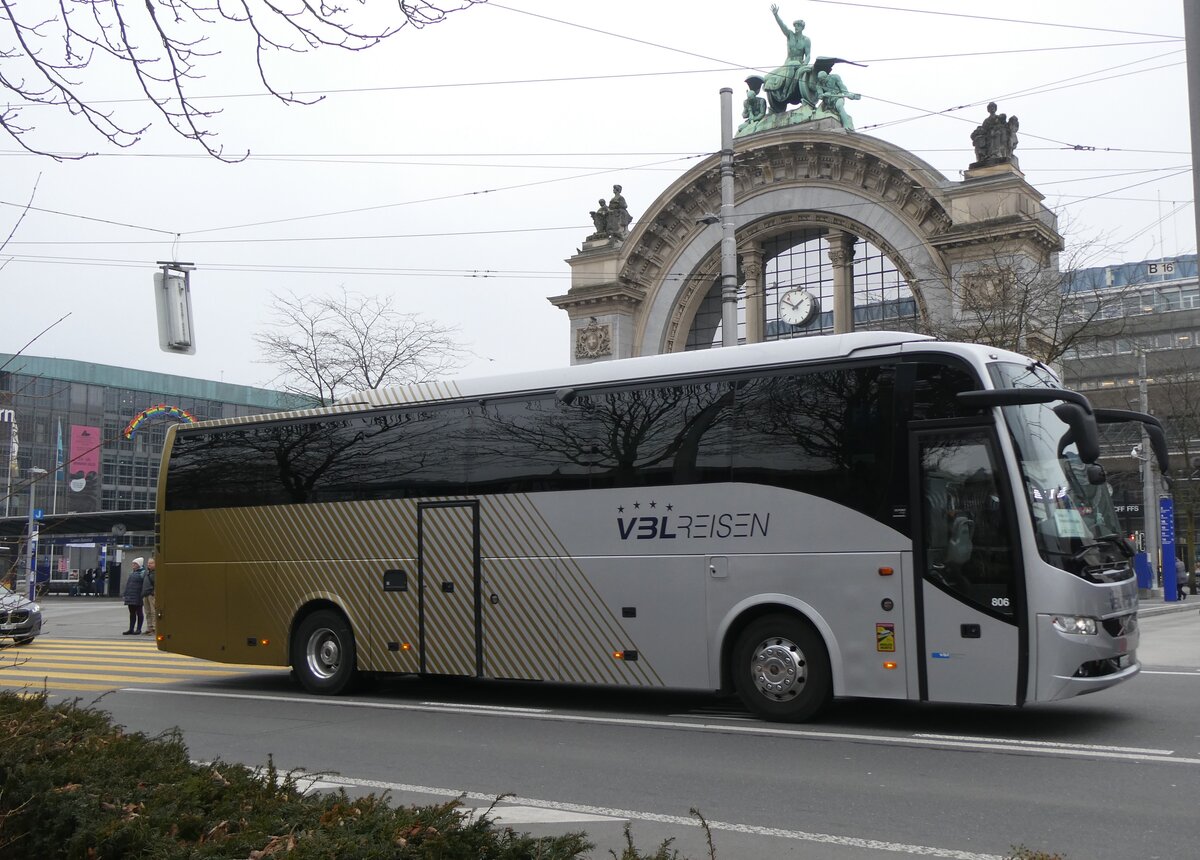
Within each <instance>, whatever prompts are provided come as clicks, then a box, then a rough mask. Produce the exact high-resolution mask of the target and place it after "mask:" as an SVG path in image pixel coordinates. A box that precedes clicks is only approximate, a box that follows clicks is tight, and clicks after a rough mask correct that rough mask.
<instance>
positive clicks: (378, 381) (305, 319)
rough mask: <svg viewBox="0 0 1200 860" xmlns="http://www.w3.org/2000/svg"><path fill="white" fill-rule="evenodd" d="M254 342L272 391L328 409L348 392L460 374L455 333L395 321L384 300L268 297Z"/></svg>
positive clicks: (425, 323)
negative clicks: (272, 376) (274, 373)
mask: <svg viewBox="0 0 1200 860" xmlns="http://www.w3.org/2000/svg"><path fill="white" fill-rule="evenodd" d="M271 310H272V319H271V322H270V323H269V326H268V329H267V330H265V331H263V332H260V333H259V334H257V335H255V340H256V342H257V343H258V345H259V348H260V350H261V353H262V359H261V360H262V362H263V363H264V364H269V365H272V366H274V367H276V368H278V369H279V371H280V373H279V376H278V377H276V383H277V384H281V385H282V386H283V388H284V390H286V391H289V392H291V393H293V394H299V395H303V396H306V397H313V398H316V399H317V400H318V401H319V402H320V404H321V405H323V406H328V405H331V404H332V403H334V401H336V400H337V399H338V398H339V397H342V396H344V395H346V394H349V393H351V392H353V391H365V390H367V389H373V388H380V387H385V386H389V385H404V384H407V383H413V382H426V381H428V380H430V379H435V378H437V377H439V376H441V375H443V374H446V373H449V372H451V371H454V370H456V369H458V368H459V367H461V366H462V363H463V358H464V356H465V354H466V350H465V349H464V348H463V347H462V346H460V345H459V342H458V337H457V335H458V330H457V329H455V328H453V327H448V326H442V325H439V324H437V323H434V322H431V321H429V320H426V319H424V318H422V317H421V316H420V315H418V314H411V313H402V312H400V311H398V310H397V309H396V308H395V302H394V300H393V299H392V297H390V296H388V297H380V296H366V295H362V294H359V293H351V292H347V291H346V290H345V289H343V290H342V292H341V294H340V295H338V296H298V295H296V294H294V293H289V294H287V295H279V294H276V295H275V296H274V297H273V301H272V303H271Z"/></svg>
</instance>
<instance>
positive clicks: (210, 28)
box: [0, 0, 484, 161]
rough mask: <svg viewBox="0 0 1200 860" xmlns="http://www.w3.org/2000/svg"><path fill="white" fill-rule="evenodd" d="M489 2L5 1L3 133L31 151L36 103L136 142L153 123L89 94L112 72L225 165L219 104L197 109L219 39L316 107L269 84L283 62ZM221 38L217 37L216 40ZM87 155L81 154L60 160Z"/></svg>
mask: <svg viewBox="0 0 1200 860" xmlns="http://www.w3.org/2000/svg"><path fill="white" fill-rule="evenodd" d="M479 2H484V0H446V2H445V3H438V2H435V0H399V2H397V0H359V3H358V5H357V7H356V8H353V9H351V8H347V7H346V6H343V5H340V4H338V3H336V2H321V3H312V2H310V0H232V2H230V0H54V1H53V2H51V0H24V2H22V0H0V32H4V33H6V35H7V37H8V38H6V39H5V40H4V41H5V43H6V45H5V46H4V47H0V88H3V89H4V90H7V91H8V94H9V96H8V104H6V105H5V106H4V107H2V108H0V128H3V129H4V131H6V132H8V134H9V135H10V136H12V138H13V139H14V140H16V142H17V143H18V144H19V145H21V146H22V147H24V148H25V149H26V150H28V151H30V152H34V153H37V154H39V155H52V153H50V152H49V151H47V149H45V148H43V147H41V146H40V145H36V144H34V143H33V142H31V141H32V136H31V132H32V131H33V128H34V127H33V126H32V125H28V124H26V122H25V121H24V114H23V109H24V108H25V107H29V106H40V107H52V108H59V109H61V110H62V111H65V112H67V113H69V114H70V115H72V116H74V117H77V118H79V119H81V120H82V121H83V122H85V123H87V125H89V126H90V127H91V129H92V131H93V132H95V133H96V134H98V135H100V136H101V137H102V138H104V139H106V140H107V141H109V142H110V143H112V144H115V145H116V146H120V147H128V146H132V145H133V144H135V143H137V142H138V141H139V140H140V139H141V136H142V134H143V133H144V132H145V131H146V130H147V129H148V128H149V127H150V123H145V124H141V125H139V124H138V122H137V121H134V122H129V121H127V120H125V119H119V118H117V115H116V112H115V111H111V110H105V109H103V108H102V107H100V106H99V105H100V102H99V101H97V100H95V99H94V98H93V97H91V96H90V95H89V93H90V92H93V91H92V90H89V89H88V86H87V85H88V82H89V81H91V80H95V79H97V78H98V77H100V76H101V75H105V74H107V73H108V72H109V71H111V70H119V72H120V73H123V74H124V75H125V76H126V79H127V80H128V79H129V78H132V80H133V82H134V83H135V84H136V87H137V92H138V93H139V98H140V97H141V96H144V97H145V99H147V100H148V101H149V103H150V104H151V105H152V106H153V107H154V108H155V109H156V110H157V111H158V113H159V114H161V115H162V117H163V118H164V119H165V120H166V121H167V123H168V124H169V125H170V126H171V128H172V129H174V130H175V131H176V132H177V133H179V134H180V135H182V136H183V137H185V138H187V139H188V140H193V141H196V142H197V143H199V144H200V145H201V146H202V147H204V149H205V150H206V151H207V152H208V153H209V154H210V155H213V156H215V157H217V158H220V159H222V160H226V161H231V160H240V159H241V158H244V157H245V154H243V155H240V156H235V157H228V156H226V155H225V151H224V148H223V147H221V146H219V145H217V143H216V142H215V140H214V138H215V132H213V130H212V128H211V120H212V118H213V117H214V116H215V115H216V114H217V113H219V112H220V111H219V110H218V109H212V108H204V107H201V106H200V105H201V102H200V101H199V98H200V96H199V95H198V94H197V93H196V89H195V88H196V85H197V84H198V82H200V81H202V80H203V79H204V77H205V70H206V68H208V67H209V66H211V65H212V64H213V58H214V57H216V56H218V55H219V54H220V53H221V49H220V47H219V45H221V44H224V43H225V42H226V41H227V39H226V37H227V36H228V37H229V39H228V41H232V40H233V38H234V37H236V38H238V39H243V38H245V37H246V36H249V37H250V38H251V39H252V40H253V42H254V46H255V47H254V51H255V54H254V60H255V65H256V67H257V69H258V76H259V79H260V81H261V82H262V86H263V87H264V88H265V90H266V91H267V92H269V93H270V94H272V95H274V96H275V97H277V98H278V99H280V100H281V101H284V102H287V103H289V104H312V103H313V102H314V101H319V99H304V98H299V97H297V96H296V95H295V94H294V93H291V92H288V91H287V88H286V87H283V86H279V85H277V83H276V82H275V81H274V80H273V78H272V74H271V71H270V68H269V67H270V65H271V61H272V59H273V58H275V57H280V56H285V55H287V54H302V53H307V52H309V51H315V50H317V49H319V48H340V49H342V50H345V51H363V50H366V49H367V48H371V47H374V46H375V45H377V44H379V43H380V42H382V41H384V40H385V39H387V38H389V37H391V36H394V35H395V34H396V33H398V32H400V31H401V30H402V29H404V28H405V27H412V28H415V29H420V28H422V27H426V26H428V25H430V24H437V23H439V22H441V21H443V20H445V18H446V16H447V15H449V14H450V13H452V12H456V11H459V10H462V9H465V8H467V7H469V6H472V5H474V4H475V3H479ZM218 37H219V39H220V41H218ZM53 157H55V158H83V157H85V156H84V155H75V156H65V155H61V154H57V155H53Z"/></svg>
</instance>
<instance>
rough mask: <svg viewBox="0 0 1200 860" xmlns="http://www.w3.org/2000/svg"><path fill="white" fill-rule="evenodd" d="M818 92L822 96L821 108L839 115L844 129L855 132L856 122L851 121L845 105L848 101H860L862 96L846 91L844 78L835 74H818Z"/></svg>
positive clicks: (823, 72)
mask: <svg viewBox="0 0 1200 860" xmlns="http://www.w3.org/2000/svg"><path fill="white" fill-rule="evenodd" d="M817 90H818V91H819V92H820V94H821V107H822V108H824V109H825V110H827V111H829V112H830V113H832V114H837V118H838V119H839V120H840V121H841V123H842V128H844V129H846V131H854V120H852V119H850V114H848V113H846V108H845V106H844V104H843V103H844V102H845V100H846V99H860V98H862V96H860V95H859V94H858V93H852V92H850V91H849V90H848V89H846V85H845V83H843V82H842V76H841V75H838V74H835V73H833V72H825V71H821V72H817Z"/></svg>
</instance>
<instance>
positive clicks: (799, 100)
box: [738, 4, 860, 134]
mask: <svg viewBox="0 0 1200 860" xmlns="http://www.w3.org/2000/svg"><path fill="white" fill-rule="evenodd" d="M771 14H772V15H774V16H775V23H777V24H778V25H779V29H780V30H782V31H783V35H784V37H785V38H786V39H787V59H786V60H785V61H784V64H783V65H782V66H780V67H779V68H777V69H775V70H774V71H773V72H771V73H770V74H768V75H767V76H766V77H763V76H761V75H751V76H750V77H748V78H746V85H747V86H748V87H749V91H748V92H747V93H746V100H745V101H744V102H743V104H742V118H743V119H744V120H745V122H744V123H742V125H741V127H739V129H738V133H739V134H747V133H750V132H753V131H759V130H761V129H760V127H761V126H764V125H767V127H775V125H777V124H778V123H775V122H772V123H770V124H767V123H764V120H768V119H770V118H773V117H779V116H780V115H782V114H784V113H786V112H787V110H788V108H789V107H790V106H793V105H797V106H799V108H800V110H799V111H795V112H793V113H794V119H792V120H791V121H800V122H803V121H806V120H809V119H821V118H822V117H823V116H831V117H836V118H837V120H838V122H839V123H841V126H842V128H844V129H846V130H847V131H854V121H853V120H852V119H851V118H850V115H849V114H848V113H847V112H846V108H845V102H846V100H847V99H850V100H854V99H858V98H860V96H859V94H858V93H852V92H850V90H849V89H848V88H847V87H846V84H845V82H844V81H843V80H842V78H841V75H838V74H835V73H834V71H833V67H834V65H835V64H837V63H846V62H849V61H848V60H843V59H841V58H838V57H817V59H816V60H814V61H812V62H811V63H810V62H809V60H810V57H811V54H812V40H811V39H809V37H808V36H806V35H804V22H803V21H801V20H797V21H794V22H793V23H792V27H793V29H789V28H788V26H787V24H785V23H784V22H783V19H782V18H781V17H780V16H779V6H777V5H774V4H772V6H771ZM852 65H859V64H858V63H852ZM760 92H761V93H762V94H763V95H759V93H760ZM764 96H765V97H764Z"/></svg>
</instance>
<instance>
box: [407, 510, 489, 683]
mask: <svg viewBox="0 0 1200 860" xmlns="http://www.w3.org/2000/svg"><path fill="white" fill-rule="evenodd" d="M417 581H418V584H419V595H420V613H421V672H422V673H427V674H430V675H468V676H472V677H476V676H479V675H480V667H481V664H482V652H481V649H482V640H481V638H480V602H479V598H480V595H479V503H478V502H475V501H470V502H430V503H422V504H419V505H417Z"/></svg>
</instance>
